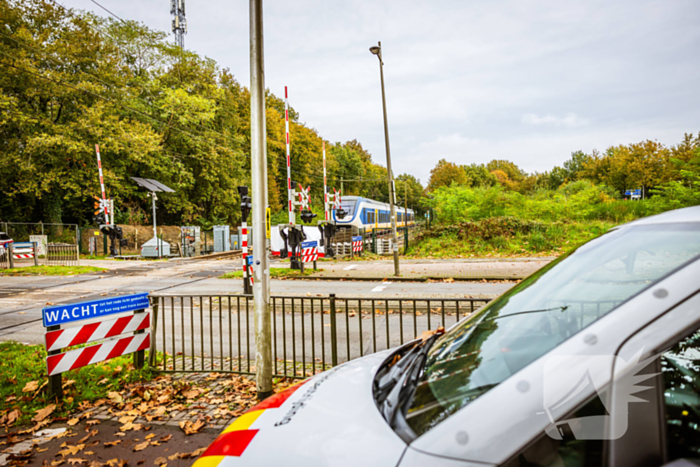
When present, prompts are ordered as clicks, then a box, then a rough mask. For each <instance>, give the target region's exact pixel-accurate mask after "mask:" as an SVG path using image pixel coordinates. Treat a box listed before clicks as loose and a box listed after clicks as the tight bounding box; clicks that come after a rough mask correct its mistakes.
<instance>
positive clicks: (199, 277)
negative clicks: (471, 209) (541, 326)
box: [0, 260, 514, 344]
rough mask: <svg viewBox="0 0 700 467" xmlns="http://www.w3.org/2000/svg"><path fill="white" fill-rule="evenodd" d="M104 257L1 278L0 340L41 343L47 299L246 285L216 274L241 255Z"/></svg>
mask: <svg viewBox="0 0 700 467" xmlns="http://www.w3.org/2000/svg"><path fill="white" fill-rule="evenodd" d="M103 263H107V264H109V263H111V264H109V266H110V267H112V269H111V270H110V271H109V272H105V273H100V274H99V275H98V274H85V275H80V276H72V277H66V276H40V277H31V276H30V277H2V278H0V340H16V341H19V342H27V343H34V344H38V343H43V341H44V328H43V327H42V325H41V309H42V308H43V307H44V306H46V305H48V304H62V303H72V302H77V301H85V300H94V299H98V298H103V297H105V296H110V295H120V294H125V293H135V292H144V291H147V292H159V293H167V294H178V295H188V294H202V295H220V294H232V293H238V292H240V291H241V289H242V284H241V280H240V279H218V277H219V276H220V275H222V274H224V273H226V272H229V271H233V270H239V269H240V260H216V261H197V262H174V261H173V262H150V263H145V262H144V263H135V264H134V263H128V262H118V263H117V262H103ZM365 264H366V263H365ZM513 284H514V282H508V281H500V282H451V283H448V282H430V283H426V282H392V281H384V282H383V281H321V280H314V281H300V280H272V281H271V293H272V294H273V295H283V296H287V295H289V296H299V297H308V296H327V295H328V294H331V293H334V294H336V295H337V296H338V297H361V298H399V297H416V298H424V299H425V298H438V297H443V298H458V297H495V296H497V295H500V294H501V293H503V292H504V291H506V290H508V289H509V288H510V287H512V286H513ZM326 324H327V323H326ZM309 325H310V323H309ZM343 332H344V331H343ZM392 332H393V331H392ZM290 337H291V336H290ZM350 337H351V338H352V336H350Z"/></svg>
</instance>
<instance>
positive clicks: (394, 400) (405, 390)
mask: <svg viewBox="0 0 700 467" xmlns="http://www.w3.org/2000/svg"><path fill="white" fill-rule="evenodd" d="M437 337H439V335H437V334H436V335H433V336H431V337H430V338H428V340H426V341H425V343H423V345H421V346H420V347H416V348H414V349H412V350H411V352H409V354H407V355H406V357H409V355H410V357H409V358H408V359H406V360H409V361H407V362H406V363H405V364H404V366H403V367H402V368H403V371H402V372H401V373H400V375H399V379H398V381H397V382H396V384H394V386H393V387H392V388H391V391H390V392H389V394H388V395H387V396H386V399H384V402H383V403H382V405H381V407H380V410H381V412H382V415H384V418H385V419H386V421H387V422H388V423H389V425H390V426H391V427H392V428H394V430H395V431H396V433H397V434H398V435H399V436H400V437H401V438H403V439H404V441H407V442H410V440H413V439H414V438H415V434H414V433H413V430H411V428H410V427H409V426H408V424H407V423H406V419H405V417H404V414H403V411H402V408H403V406H404V405H405V404H406V402H407V401H410V400H411V399H412V398H413V394H414V392H415V389H416V386H418V380H419V379H420V374H421V371H422V370H423V367H424V366H425V361H426V360H427V358H428V351H429V350H430V348H431V347H432V345H433V344H434V343H435V340H436V339H437ZM416 349H418V350H417V351H416V352H415V353H413V351H414V350H416ZM406 357H404V358H406ZM397 365H398V363H397ZM387 376H388V375H387Z"/></svg>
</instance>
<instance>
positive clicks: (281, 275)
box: [219, 267, 323, 279]
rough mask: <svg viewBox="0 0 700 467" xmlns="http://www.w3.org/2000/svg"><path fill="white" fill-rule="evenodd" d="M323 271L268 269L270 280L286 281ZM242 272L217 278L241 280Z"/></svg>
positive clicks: (309, 268) (312, 269)
mask: <svg viewBox="0 0 700 467" xmlns="http://www.w3.org/2000/svg"><path fill="white" fill-rule="evenodd" d="M319 271H323V269H318V270H316V271H314V268H313V267H304V272H303V273H302V272H301V271H300V270H299V269H288V268H270V278H272V279H286V278H290V277H302V276H310V275H311V274H313V273H314V272H319ZM242 278H243V271H231V272H227V273H226V274H224V275H223V276H219V279H242Z"/></svg>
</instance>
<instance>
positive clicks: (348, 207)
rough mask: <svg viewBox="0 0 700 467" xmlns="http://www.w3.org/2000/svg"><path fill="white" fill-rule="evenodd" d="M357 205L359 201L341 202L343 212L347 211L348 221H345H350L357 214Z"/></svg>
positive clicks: (346, 200)
mask: <svg viewBox="0 0 700 467" xmlns="http://www.w3.org/2000/svg"><path fill="white" fill-rule="evenodd" d="M356 205H357V200H356V199H343V200H341V202H340V207H341V208H343V211H345V212H346V213H347V214H346V219H345V220H350V219H351V218H352V217H353V215H354V214H355V206H356Z"/></svg>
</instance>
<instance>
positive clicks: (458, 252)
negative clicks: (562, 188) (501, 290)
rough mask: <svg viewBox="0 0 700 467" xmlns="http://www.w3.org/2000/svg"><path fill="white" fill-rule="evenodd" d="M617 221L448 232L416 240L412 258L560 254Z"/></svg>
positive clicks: (411, 254) (410, 252) (413, 245)
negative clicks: (473, 232)
mask: <svg viewBox="0 0 700 467" xmlns="http://www.w3.org/2000/svg"><path fill="white" fill-rule="evenodd" d="M615 225H616V224H615V223H613V222H607V221H589V222H566V223H559V222H551V223H543V224H542V225H541V227H540V228H537V229H533V230H531V231H529V232H515V233H513V234H506V235H503V234H501V235H493V236H488V237H487V238H484V237H482V236H478V235H472V236H467V237H464V236H460V235H459V234H456V233H453V232H444V233H441V234H437V235H434V236H431V235H425V236H424V237H423V238H422V239H421V240H420V241H418V242H412V244H411V245H409V249H408V255H407V257H408V258H470V257H482V258H483V257H487V258H488V257H530V256H559V255H560V254H562V253H565V252H566V251H569V250H571V249H573V248H575V247H576V246H578V245H580V244H582V243H585V242H587V241H588V240H591V239H592V238H595V237H597V236H599V235H601V234H603V233H605V232H607V231H608V230H609V229H610V228H612V227H614V226H615Z"/></svg>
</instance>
